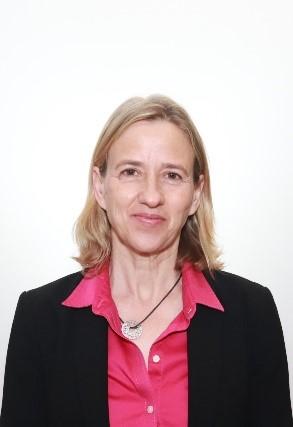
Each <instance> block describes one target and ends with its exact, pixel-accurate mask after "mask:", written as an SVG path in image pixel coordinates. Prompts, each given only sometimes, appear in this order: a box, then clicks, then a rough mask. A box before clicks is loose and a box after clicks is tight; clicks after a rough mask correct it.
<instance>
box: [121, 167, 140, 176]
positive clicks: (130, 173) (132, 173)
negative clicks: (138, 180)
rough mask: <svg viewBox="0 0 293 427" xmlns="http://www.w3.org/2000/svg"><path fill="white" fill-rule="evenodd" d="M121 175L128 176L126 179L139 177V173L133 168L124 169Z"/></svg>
mask: <svg viewBox="0 0 293 427" xmlns="http://www.w3.org/2000/svg"><path fill="white" fill-rule="evenodd" d="M120 175H122V176H126V177H129V176H137V175H138V171H137V170H136V169H133V168H127V169H124V170H123V171H121V172H120Z"/></svg>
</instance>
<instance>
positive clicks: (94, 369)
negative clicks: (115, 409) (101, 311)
mask: <svg viewBox="0 0 293 427" xmlns="http://www.w3.org/2000/svg"><path fill="white" fill-rule="evenodd" d="M76 313H78V319H76V320H77V321H76V334H75V337H76V340H75V347H74V355H73V357H74V363H75V366H76V373H77V378H78V382H79V393H80V400H81V403H82V409H83V412H84V417H85V420H86V426H90V427H91V426H94V425H97V426H99V427H108V426H109V411H108V376H107V366H108V324H107V321H106V319H105V318H103V317H101V316H97V315H95V314H93V313H92V311H91V308H90V307H89V308H84V309H79V310H76Z"/></svg>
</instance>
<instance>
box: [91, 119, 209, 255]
mask: <svg viewBox="0 0 293 427" xmlns="http://www.w3.org/2000/svg"><path fill="white" fill-rule="evenodd" d="M193 159H194V154H193V149H192V147H191V144H190V142H189V141H188V139H187V137H186V136H185V135H184V133H183V132H182V131H181V130H180V129H179V128H178V127H177V126H175V125H174V124H172V123H169V122H166V121H155V122H147V121H141V122H138V123H135V124H133V125H132V126H130V127H129V128H128V129H127V130H126V131H125V132H124V133H123V134H122V135H121V136H120V138H119V139H118V140H116V141H115V142H114V144H113V145H112V147H111V149H110V151H109V155H108V163H107V171H106V175H105V176H104V177H101V176H100V173H99V170H98V169H97V168H95V171H94V187H95V194H96V198H97V201H98V203H99V204H100V206H101V207H102V208H103V209H105V210H106V211H107V215H108V218H109V221H110V223H111V228H112V242H113V245H115V244H116V242H117V240H119V242H120V243H121V244H122V245H124V246H126V247H127V248H128V249H129V251H132V252H134V253H137V254H138V255H145V256H152V255H156V254H159V253H162V252H164V251H166V250H168V249H170V247H172V246H173V248H176V249H177V247H178V242H179V237H180V232H181V229H182V227H183V225H184V224H185V222H186V219H187V217H188V216H189V215H192V214H193V213H194V212H195V211H196V209H197V207H198V204H199V196H200V192H201V186H198V187H195V186H194V183H193V180H192V167H193ZM171 165H174V167H171Z"/></svg>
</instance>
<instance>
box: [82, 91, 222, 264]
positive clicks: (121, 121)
mask: <svg viewBox="0 0 293 427" xmlns="http://www.w3.org/2000/svg"><path fill="white" fill-rule="evenodd" d="M141 120H166V121H168V122H171V123H173V124H175V125H176V126H178V128H180V129H181V130H182V131H183V132H184V133H185V134H186V135H187V136H188V139H189V140H190V143H191V145H192V147H193V149H194V154H195V158H194V169H193V179H194V182H195V183H197V182H198V180H199V176H200V175H203V176H204V187H203V190H202V193H201V200H200V205H199V207H198V209H197V211H196V213H195V214H194V215H191V216H189V217H188V219H187V221H186V223H185V225H184V227H183V229H182V231H181V237H180V242H179V248H178V256H177V268H180V267H181V266H182V263H183V262H184V261H189V262H191V263H193V264H194V265H195V266H196V268H197V269H199V270H204V269H209V270H210V271H212V270H216V269H220V268H222V263H221V261H220V260H219V256H220V251H219V250H218V248H217V246H216V243H215V233H214V214H213V205H212V197H211V188H210V176H209V168H208V162H207V157H206V153H205V149H204V145H203V142H202V140H201V137H200V135H199V133H198V131H197V129H196V127H195V125H194V123H193V122H192V120H191V118H190V117H189V115H188V114H187V112H186V111H185V110H184V109H183V108H182V107H181V106H180V105H178V104H177V103H176V102H174V101H173V100H172V99H170V98H168V97H166V96H162V95H151V96H148V97H146V98H140V97H134V98H130V99H128V100H127V101H125V102H124V103H123V104H121V105H120V106H119V107H118V108H117V109H116V110H115V111H114V113H113V114H112V115H111V116H110V118H109V119H108V121H107V123H106V125H105V127H104V129H103V130H102V132H101V135H100V137H99V139H98V142H97V145H96V147H95V150H94V153H93V157H92V161H91V166H90V173H89V186H88V194H87V199H86V203H85V206H84V208H83V210H82V212H81V214H80V216H79V218H78V220H77V222H76V224H75V239H76V242H77V244H78V247H79V256H78V257H75V260H76V261H78V262H79V263H80V264H81V265H82V267H83V269H84V270H85V271H87V272H88V271H91V270H94V271H98V270H99V269H100V268H101V267H102V265H103V264H104V263H105V262H106V261H107V260H108V259H109V258H110V255H111V237H110V224H109V222H108V218H107V214H106V212H105V211H104V210H103V209H102V208H101V207H100V206H99V205H98V203H97V202H96V199H95V196H94V191H93V182H92V172H93V168H94V167H95V166H96V167H98V168H99V169H100V172H101V174H105V172H106V169H107V155H108V152H109V149H110V147H111V145H112V144H113V142H114V141H115V140H117V139H118V138H119V136H120V135H121V134H122V132H123V131H124V130H125V129H126V128H128V127H129V126H131V125H132V124H133V123H136V122H138V121H141Z"/></svg>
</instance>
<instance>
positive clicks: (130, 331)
mask: <svg viewBox="0 0 293 427" xmlns="http://www.w3.org/2000/svg"><path fill="white" fill-rule="evenodd" d="M135 325H136V322H135V321H134V320H128V321H126V322H123V323H122V326H121V332H122V334H123V335H124V336H125V337H126V338H128V339H129V340H136V339H137V338H139V337H140V336H141V334H142V326H141V325H138V326H137V327H136V328H131V326H135Z"/></svg>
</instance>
